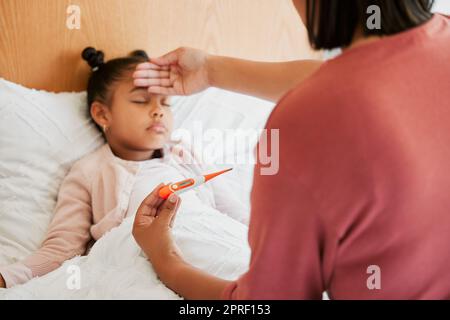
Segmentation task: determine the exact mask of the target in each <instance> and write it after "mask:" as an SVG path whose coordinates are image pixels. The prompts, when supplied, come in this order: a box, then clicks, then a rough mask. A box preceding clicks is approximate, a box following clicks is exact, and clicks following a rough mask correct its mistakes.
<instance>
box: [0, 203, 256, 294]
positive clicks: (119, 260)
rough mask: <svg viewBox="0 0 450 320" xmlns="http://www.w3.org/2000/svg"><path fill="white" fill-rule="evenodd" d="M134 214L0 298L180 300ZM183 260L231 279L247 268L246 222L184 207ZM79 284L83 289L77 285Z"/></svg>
mask: <svg viewBox="0 0 450 320" xmlns="http://www.w3.org/2000/svg"><path fill="white" fill-rule="evenodd" d="M133 221H134V217H129V218H126V219H125V220H124V221H123V223H122V224H121V225H120V226H118V227H116V228H114V229H112V230H111V231H110V232H108V233H107V234H105V235H104V236H103V237H102V238H101V239H100V240H99V241H97V242H96V243H95V245H94V246H93V247H92V249H91V251H90V252H89V254H88V255H87V256H82V257H79V256H78V257H75V258H73V259H71V260H68V261H66V262H65V263H64V264H63V265H62V266H61V267H60V268H58V269H56V270H55V271H53V272H51V273H49V274H47V275H45V276H43V277H41V278H34V279H32V280H31V281H29V282H28V283H25V284H23V285H20V286H16V287H14V288H11V289H0V299H182V298H181V297H180V296H178V295H177V294H176V293H175V292H173V291H172V290H170V289H168V288H167V287H166V286H164V284H162V282H161V281H160V280H159V279H158V278H157V276H156V274H155V272H154V271H153V268H152V267H151V264H150V263H149V262H148V260H147V259H146V257H145V256H144V254H143V253H142V251H141V250H140V248H139V247H138V245H137V244H136V242H135V241H134V238H133V236H132V235H131V229H132V226H133ZM172 232H173V235H174V238H175V241H176V243H177V245H178V247H179V248H180V250H181V252H182V254H183V257H184V259H185V260H186V261H187V262H189V263H191V264H193V265H194V266H196V267H198V268H200V269H202V270H204V271H206V272H208V273H210V274H213V275H216V276H218V277H221V278H223V279H227V280H235V279H237V278H238V277H239V276H240V275H242V274H243V273H245V272H246V270H247V268H248V264H249V258H250V250H249V247H248V242H247V226H246V225H244V224H242V223H240V222H238V221H236V220H233V219H232V218H230V217H228V216H226V215H225V214H222V213H220V212H219V211H217V210H215V209H213V208H211V207H209V206H206V205H201V204H198V203H197V204H196V205H195V206H193V205H190V203H189V201H187V202H184V204H183V205H182V206H180V209H179V212H178V214H177V217H176V221H175V224H174V227H173V229H172ZM78 287H79V288H78Z"/></svg>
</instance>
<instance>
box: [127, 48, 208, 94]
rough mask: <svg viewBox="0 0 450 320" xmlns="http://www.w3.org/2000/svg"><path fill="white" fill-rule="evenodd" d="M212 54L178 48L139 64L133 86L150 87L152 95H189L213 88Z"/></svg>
mask: <svg viewBox="0 0 450 320" xmlns="http://www.w3.org/2000/svg"><path fill="white" fill-rule="evenodd" d="M208 57H209V55H208V54H207V53H206V52H204V51H201V50H198V49H193V48H185V47H182V48H178V49H176V50H174V51H172V52H169V53H167V54H165V55H164V56H162V57H159V58H151V59H150V62H148V63H142V64H139V65H138V66H137V67H136V71H135V72H134V74H133V77H134V85H135V86H137V87H148V91H149V92H150V93H152V94H161V95H190V94H194V93H197V92H200V91H203V90H205V89H207V88H208V87H210V81H209V77H208V67H207V62H208Z"/></svg>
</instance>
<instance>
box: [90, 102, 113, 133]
mask: <svg viewBox="0 0 450 320" xmlns="http://www.w3.org/2000/svg"><path fill="white" fill-rule="evenodd" d="M91 116H92V119H94V121H95V123H97V124H98V125H99V126H100V127H102V128H104V127H109V126H110V124H111V113H110V111H109V108H108V107H107V106H105V105H104V104H103V103H101V102H98V101H94V102H93V103H92V104H91Z"/></svg>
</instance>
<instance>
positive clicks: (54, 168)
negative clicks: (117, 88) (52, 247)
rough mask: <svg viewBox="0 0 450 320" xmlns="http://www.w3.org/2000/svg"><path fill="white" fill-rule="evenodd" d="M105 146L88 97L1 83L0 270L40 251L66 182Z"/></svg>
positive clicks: (81, 94)
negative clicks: (80, 163) (80, 164)
mask: <svg viewBox="0 0 450 320" xmlns="http://www.w3.org/2000/svg"><path fill="white" fill-rule="evenodd" d="M103 143H104V141H103V138H102V137H101V134H100V133H99V131H98V130H97V129H96V128H95V126H94V125H93V123H92V122H91V120H90V118H89V116H88V112H87V107H86V94H85V93H59V94H55V93H50V92H45V91H37V90H33V89H27V88H24V87H22V86H19V85H16V84H14V83H11V82H8V81H6V80H4V79H1V78H0V204H1V205H0V264H1V265H8V264H10V263H14V262H16V261H18V260H21V259H22V258H24V257H26V256H27V255H29V254H30V253H31V252H33V251H35V250H36V249H37V248H39V246H40V244H41V242H42V241H43V239H44V237H45V234H46V231H47V227H48V224H49V222H50V221H51V218H52V217H53V209H54V207H55V202H56V196H57V193H58V189H59V186H60V184H61V182H62V179H63V178H64V176H65V175H66V174H67V172H68V170H69V169H70V167H71V165H72V164H73V162H74V161H75V160H77V159H79V158H81V157H82V156H83V155H85V154H86V153H89V152H91V151H93V150H94V149H96V148H97V147H99V146H100V145H102V144H103Z"/></svg>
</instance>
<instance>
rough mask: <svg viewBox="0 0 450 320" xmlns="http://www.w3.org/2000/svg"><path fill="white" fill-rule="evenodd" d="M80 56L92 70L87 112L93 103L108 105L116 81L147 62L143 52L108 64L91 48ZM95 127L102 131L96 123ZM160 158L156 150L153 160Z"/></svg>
mask: <svg viewBox="0 0 450 320" xmlns="http://www.w3.org/2000/svg"><path fill="white" fill-rule="evenodd" d="M81 56H82V58H83V59H84V60H85V61H86V62H87V63H88V64H89V66H90V67H91V68H92V73H91V75H90V76H89V81H88V86H87V103H88V111H89V110H90V108H91V105H92V103H93V102H94V101H99V102H101V103H103V104H105V105H110V103H111V99H112V90H111V87H112V85H113V84H114V83H115V82H117V81H120V80H123V79H124V77H125V76H126V73H127V72H132V71H133V70H134V69H135V67H136V66H137V65H138V64H139V63H142V62H147V61H149V57H148V55H147V53H146V52H145V51H143V50H136V51H133V52H132V53H130V55H129V56H127V57H122V58H117V59H113V60H109V61H108V62H105V60H104V59H105V55H104V54H103V52H102V51H97V50H96V49H94V48H92V47H87V48H86V49H84V50H83V52H82V53H81ZM89 114H90V112H89ZM94 123H95V122H94ZM95 125H96V126H97V128H98V129H99V130H100V131H102V129H101V128H100V126H99V125H98V124H97V123H95ZM161 157H162V150H156V151H155V153H154V154H153V158H161Z"/></svg>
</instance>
